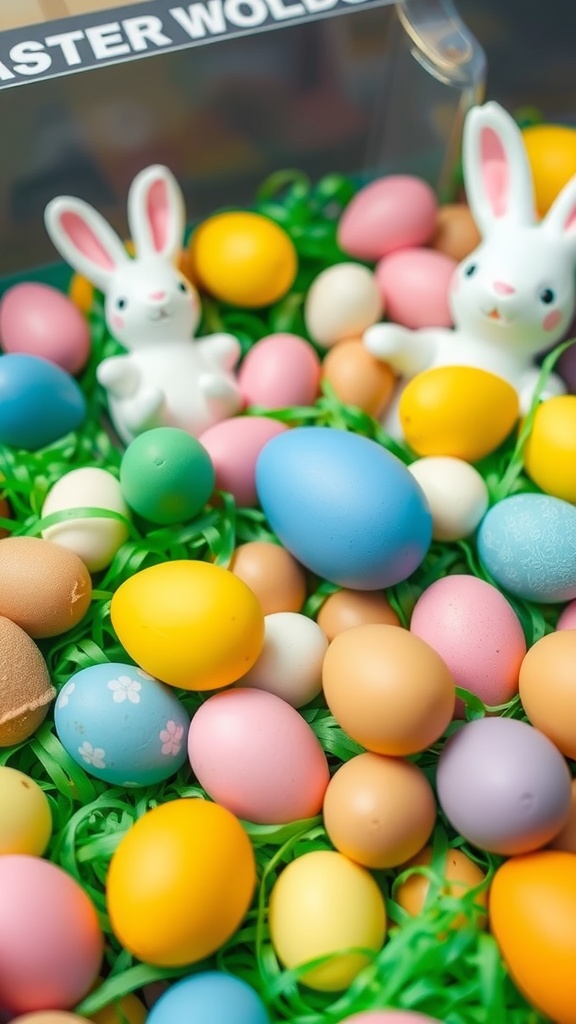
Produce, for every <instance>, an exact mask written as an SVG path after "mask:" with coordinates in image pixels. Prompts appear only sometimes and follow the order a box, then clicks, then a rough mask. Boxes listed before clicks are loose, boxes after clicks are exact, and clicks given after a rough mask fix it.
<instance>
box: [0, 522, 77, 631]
mask: <svg viewBox="0 0 576 1024" xmlns="http://www.w3.org/2000/svg"><path fill="white" fill-rule="evenodd" d="M91 597H92V580H91V577H90V573H89V572H88V569H87V568H86V566H85V565H84V562H82V561H81V560H80V559H79V558H78V556H77V555H75V554H74V553H73V552H72V551H68V550H67V549H66V548H63V547H60V545H59V544H53V543H52V542H51V541H49V540H41V539H40V538H39V537H5V538H3V539H2V540H0V615H5V616H6V618H8V619H12V621H13V622H15V623H16V624H17V625H18V626H20V627H21V628H22V629H23V630H25V632H26V633H28V635H29V636H31V637H34V638H35V639H43V638H45V637H49V636H59V635H60V634H61V633H65V632H66V631H67V630H69V629H72V627H73V626H75V625H76V624H77V623H78V622H80V620H81V619H83V618H84V616H85V614H86V612H87V611H88V607H89V605H90V600H91Z"/></svg>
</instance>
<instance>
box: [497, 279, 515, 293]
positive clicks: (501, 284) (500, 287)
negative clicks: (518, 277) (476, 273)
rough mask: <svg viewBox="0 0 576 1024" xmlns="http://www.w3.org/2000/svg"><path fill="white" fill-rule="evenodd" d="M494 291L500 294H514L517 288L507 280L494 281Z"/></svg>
mask: <svg viewBox="0 0 576 1024" xmlns="http://www.w3.org/2000/svg"><path fill="white" fill-rule="evenodd" d="M494 291H495V292H498V295H514V292H515V291H516V289H515V288H513V287H512V285H511V284H506V282H505V281H494Z"/></svg>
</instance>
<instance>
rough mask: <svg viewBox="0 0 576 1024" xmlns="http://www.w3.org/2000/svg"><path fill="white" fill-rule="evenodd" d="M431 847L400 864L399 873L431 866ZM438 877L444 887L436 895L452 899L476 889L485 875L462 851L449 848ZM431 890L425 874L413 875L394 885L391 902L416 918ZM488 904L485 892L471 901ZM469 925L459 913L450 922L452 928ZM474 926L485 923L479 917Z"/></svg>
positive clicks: (482, 916) (482, 925)
mask: <svg viewBox="0 0 576 1024" xmlns="http://www.w3.org/2000/svg"><path fill="white" fill-rule="evenodd" d="M432 852H433V851H432V847H431V846H426V847H425V848H424V849H423V850H420V852H419V853H417V854H416V856H415V857H412V858H411V860H409V861H407V863H405V864H402V867H401V868H400V871H401V872H403V871H406V870H407V869H408V868H415V867H430V865H431V864H432ZM438 871H439V874H441V876H442V879H443V882H444V884H443V885H442V887H441V889H440V891H439V893H438V895H439V896H451V897H453V898H454V899H461V898H462V897H463V896H464V895H465V894H466V893H467V892H470V890H471V889H476V888H477V887H478V886H479V885H481V884H482V882H483V881H484V878H485V875H484V872H483V871H481V869H480V868H479V867H478V865H477V864H475V863H474V861H473V860H470V857H467V856H466V854H465V853H463V852H462V850H456V849H449V850H447V851H446V855H445V857H444V858H443V861H442V864H441V866H440V867H439V869H438ZM429 891H430V879H429V877H428V876H427V875H425V874H416V873H415V874H413V875H410V877H409V878H407V879H406V881H405V882H401V884H400V885H399V886H397V888H396V890H395V893H394V899H395V900H396V902H397V903H399V904H400V906H401V907H403V908H404V910H405V911H406V912H407V913H408V914H411V915H412V916H413V917H417V916H418V914H421V913H422V911H423V910H424V907H425V905H426V900H427V898H428V893H429ZM487 901H488V893H487V891H486V890H482V891H480V892H479V893H477V895H476V897H475V900H474V902H475V903H476V904H479V905H480V906H482V907H486V904H487ZM470 923H471V921H470V918H468V917H467V916H466V915H465V914H458V916H457V917H455V918H454V921H453V923H452V927H453V928H463V927H466V926H469V925H470ZM476 923H477V924H478V925H479V926H481V927H484V926H485V924H486V918H485V915H481V916H480V915H479V916H478V918H477V919H476Z"/></svg>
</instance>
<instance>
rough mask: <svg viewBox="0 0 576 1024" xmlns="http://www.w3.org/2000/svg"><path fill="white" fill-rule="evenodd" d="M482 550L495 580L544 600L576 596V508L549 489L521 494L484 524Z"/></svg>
mask: <svg viewBox="0 0 576 1024" xmlns="http://www.w3.org/2000/svg"><path fill="white" fill-rule="evenodd" d="M477 537H478V555H479V557H480V561H481V562H482V564H483V566H484V567H485V568H486V569H487V571H488V572H489V573H490V575H491V576H492V578H493V579H494V581H495V582H496V583H497V584H498V585H499V586H500V587H502V588H503V589H504V590H507V591H508V592H509V593H510V594H514V595H515V596H516V597H522V598H524V599H525V600H527V601H536V602H538V603H539V604H554V603H556V602H560V601H571V600H572V599H573V598H575V597H576V508H575V507H574V505H571V504H570V503H569V502H567V501H562V499H561V498H553V497H551V496H550V495H548V494H515V495H513V496H512V497H510V498H505V499H504V500H503V501H500V502H499V503H498V504H497V505H494V506H493V507H492V508H491V509H490V510H489V511H488V512H487V513H486V515H485V517H484V519H483V520H482V522H481V523H480V527H479V529H478V535H477Z"/></svg>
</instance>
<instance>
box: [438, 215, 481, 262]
mask: <svg viewBox="0 0 576 1024" xmlns="http://www.w3.org/2000/svg"><path fill="white" fill-rule="evenodd" d="M481 240H482V239H481V238H480V232H479V231H478V228H477V227H476V221H475V220H474V218H473V216H472V214H471V212H470V209H469V207H468V206H467V205H466V203H448V204H447V205H446V206H441V207H440V208H439V210H438V216H437V219H436V232H435V234H434V236H433V238H432V241H431V242H430V245H431V247H432V248H433V249H436V251H437V252H443V253H444V254H445V255H446V256H451V257H452V259H454V260H457V261H458V262H460V260H463V259H465V258H466V257H467V256H469V255H470V253H471V252H473V250H474V249H475V248H476V246H478V245H480V242H481Z"/></svg>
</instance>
